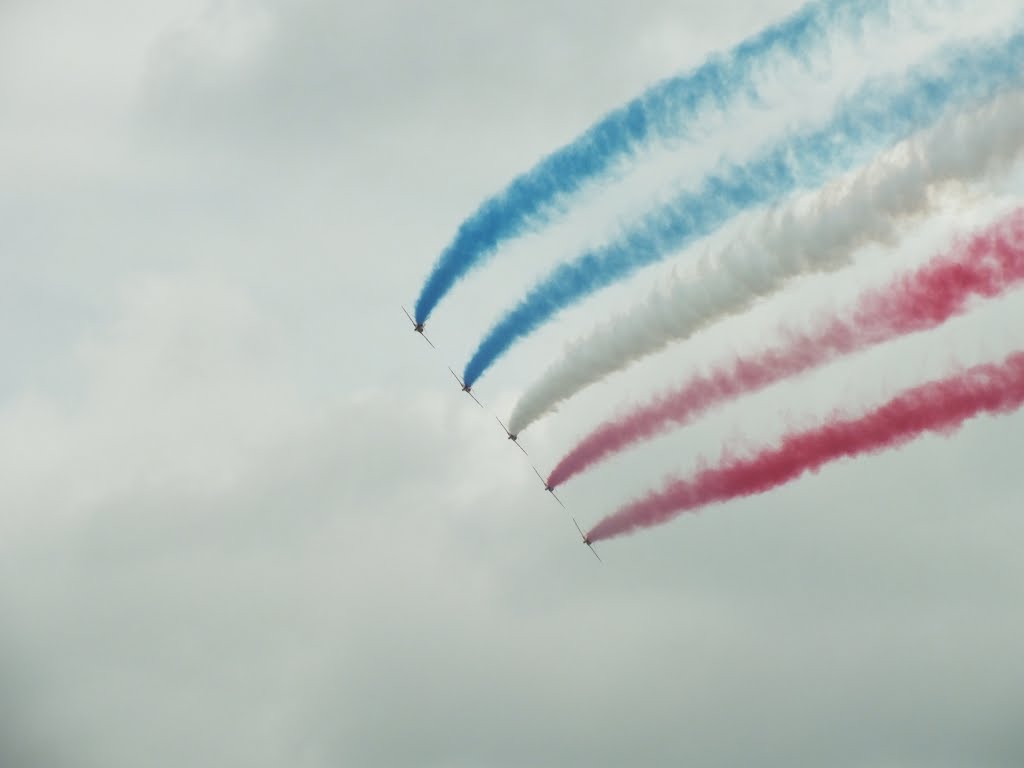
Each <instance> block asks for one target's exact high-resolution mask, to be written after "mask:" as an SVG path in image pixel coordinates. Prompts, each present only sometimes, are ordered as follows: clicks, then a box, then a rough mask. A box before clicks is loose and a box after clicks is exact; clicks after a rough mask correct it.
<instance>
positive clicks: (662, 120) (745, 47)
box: [415, 0, 889, 323]
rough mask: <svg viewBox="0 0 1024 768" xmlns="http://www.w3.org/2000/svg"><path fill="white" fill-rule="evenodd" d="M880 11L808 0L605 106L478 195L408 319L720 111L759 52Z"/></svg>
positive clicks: (857, 0)
mask: <svg viewBox="0 0 1024 768" xmlns="http://www.w3.org/2000/svg"><path fill="white" fill-rule="evenodd" d="M888 10H889V0H815V1H814V2H811V3H808V4H807V5H806V6H804V7H803V8H802V9H801V10H799V11H797V12H796V13H795V14H794V15H792V16H791V17H789V18H788V19H786V20H785V21H783V22H781V23H779V24H776V25H774V26H771V27H768V28H766V29H765V30H763V31H762V32H760V33H759V34H757V35H756V36H755V37H752V38H751V39H749V40H746V41H744V42H743V43H741V44H740V45H738V46H737V47H736V48H734V49H733V50H732V51H730V52H729V53H728V54H726V55H725V56H719V57H714V58H711V59H709V60H708V61H707V62H705V63H704V64H703V65H702V66H701V67H699V68H698V69H696V70H694V71H693V72H691V73H688V74H684V75H679V76H677V77H673V78H669V79H667V80H664V81H662V82H660V83H658V84H656V85H654V86H652V87H651V88H650V89H648V90H647V91H646V92H645V93H643V94H642V95H640V96H639V97H637V98H636V99H634V100H633V101H631V102H629V103H628V104H626V105H624V106H623V107H620V108H619V109H617V110H615V111H613V112H611V113H609V114H608V115H606V116H605V117H604V118H602V119H601V120H599V121H598V122H597V123H595V124H594V125H593V126H591V128H590V129H589V130H587V132H586V133H584V134H583V135H582V136H580V137H579V138H578V139H576V140H575V141H573V142H572V143H571V144H568V145H566V146H565V147H562V148H561V149H559V150H558V151H556V152H554V153H553V154H551V155H549V156H547V157H546V158H544V159H543V160H541V161H540V162H539V163H538V164H537V165H536V166H535V167H534V168H533V169H532V170H531V171H529V172H527V173H525V174H523V175H522V176H519V177H518V178H516V179H515V180H514V181H513V182H512V183H511V184H509V185H508V186H507V187H506V188H505V189H504V190H502V191H501V192H499V193H498V194H497V195H495V196H494V197H491V198H490V199H488V200H486V201H485V202H484V203H483V204H482V205H481V206H480V207H479V208H478V209H477V210H476V212H475V213H473V215H472V216H470V217H469V218H468V219H466V220H465V221H464V222H463V223H462V225H461V226H460V227H459V230H458V232H457V233H456V235H455V239H454V240H453V241H452V242H451V243H450V244H449V245H448V247H447V248H445V249H444V251H443V252H442V253H441V255H440V257H439V258H438V260H437V263H436V264H435V265H434V268H433V269H432V270H431V272H430V275H429V276H428V277H427V280H426V282H425V283H424V284H423V288H422V290H421V291H420V295H419V298H418V299H417V300H416V308H415V315H416V322H418V323H423V322H426V320H427V318H428V317H429V316H430V313H431V312H433V311H434V308H435V307H436V306H437V304H438V303H439V302H440V301H441V299H442V298H444V296H445V295H446V294H447V293H448V291H450V290H451V289H452V287H453V286H454V285H455V283H456V282H458V281H459V280H460V279H461V278H462V277H464V276H465V275H466V273H468V272H469V271H470V270H471V269H473V268H474V267H477V266H480V265H481V264H483V263H484V261H485V260H486V259H487V258H488V257H489V256H490V255H492V254H493V253H494V252H495V250H497V248H498V246H499V245H500V244H501V243H502V242H504V241H506V240H509V239H511V238H514V237H516V236H518V235H520V234H522V233H523V231H525V230H527V229H532V228H535V227H536V226H538V225H540V224H543V223H545V222H546V221H547V220H548V219H549V218H551V217H552V216H553V215H554V214H555V213H556V212H557V210H558V208H559V204H560V203H561V202H562V201H564V199H565V198H566V197H567V196H569V195H571V194H573V193H575V192H577V191H579V189H580V188H581V187H582V186H583V185H584V184H585V183H586V182H588V181H590V180H593V179H594V178H596V177H599V176H601V175H602V174H604V173H606V172H608V171H609V170H610V169H611V168H612V166H613V165H614V164H615V163H616V162H617V161H619V160H620V159H622V158H624V157H628V156H630V155H631V154H633V153H634V152H635V151H636V150H637V149H638V148H640V147H641V146H642V145H643V144H644V143H646V142H648V141H650V140H651V139H652V138H655V137H658V136H660V137H666V138H667V137H674V136H681V135H683V134H684V133H685V132H686V130H687V129H688V127H689V125H690V124H692V122H693V120H694V119H695V118H696V117H698V116H699V113H700V111H701V110H702V109H706V108H708V107H710V106H712V105H713V106H716V107H717V108H718V109H722V110H724V109H726V108H727V107H728V106H729V105H730V104H731V103H732V102H733V101H735V100H736V99H737V98H738V97H739V96H740V95H742V94H743V93H744V92H751V91H753V89H754V87H755V85H754V81H755V76H756V74H757V72H758V71H759V68H760V67H761V66H762V65H763V64H764V63H765V59H767V58H769V57H771V56H779V55H789V56H792V57H794V58H797V59H804V60H806V59H807V58H808V57H809V56H810V54H811V53H812V52H813V51H815V50H816V49H819V48H822V47H824V46H825V45H827V44H828V35H829V32H830V31H832V30H834V31H838V32H845V33H847V34H857V33H859V32H860V31H861V24H862V23H863V22H864V20H865V19H866V18H868V17H869V16H871V15H874V14H878V15H880V16H882V17H884V15H885V14H886V13H887V12H888Z"/></svg>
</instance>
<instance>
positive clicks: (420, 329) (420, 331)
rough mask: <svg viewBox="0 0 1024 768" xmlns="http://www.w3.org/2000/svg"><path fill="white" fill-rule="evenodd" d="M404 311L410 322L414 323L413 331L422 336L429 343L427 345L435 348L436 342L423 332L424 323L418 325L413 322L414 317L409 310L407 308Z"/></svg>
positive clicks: (403, 308)
mask: <svg viewBox="0 0 1024 768" xmlns="http://www.w3.org/2000/svg"><path fill="white" fill-rule="evenodd" d="M402 311H403V312H405V316H406V317H408V318H409V322H410V323H412V329H413V330H414V331H416V333H418V334H419V335H420V336H422V337H423V339H424V341H426V342H427V344H429V345H430V346H432V347H434V342H432V341H431V340H430V339H428V338H427V334H425V333H424V332H423V323H417V322H416V321H415V320H413V319H412V315H410V314H409V312H408V310H406V308H405V307H402ZM434 349H437V347H434Z"/></svg>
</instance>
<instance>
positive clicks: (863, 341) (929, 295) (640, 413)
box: [547, 208, 1024, 488]
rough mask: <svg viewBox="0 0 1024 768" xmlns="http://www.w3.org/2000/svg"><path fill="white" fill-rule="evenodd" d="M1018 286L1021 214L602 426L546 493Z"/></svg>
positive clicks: (567, 460)
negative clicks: (673, 431) (816, 322)
mask: <svg viewBox="0 0 1024 768" xmlns="http://www.w3.org/2000/svg"><path fill="white" fill-rule="evenodd" d="M1022 282H1024V208H1020V209H1018V210H1016V211H1013V212H1012V213H1010V214H1009V215H1007V216H1005V217H1003V218H1002V219H1000V220H999V221H998V222H996V223H995V224H993V225H992V226H990V227H988V228H986V229H985V230H983V231H981V232H979V233H978V234H976V235H975V236H974V237H972V238H971V239H970V240H968V241H966V242H964V243H962V244H959V245H957V246H955V247H954V248H953V249H952V250H951V251H950V252H949V253H947V254H946V255H944V256H940V257H938V258H936V259H934V260H932V261H931V262H929V263H928V264H926V265H924V266H922V267H919V268H918V269H916V270H914V271H912V272H910V273H908V274H905V275H901V276H899V277H898V278H896V279H895V280H894V281H893V282H892V283H891V284H889V285H886V286H884V287H882V288H880V289H877V290H873V291H870V292H868V293H866V294H865V295H864V296H862V297H861V298H860V299H859V300H858V301H857V302H856V303H855V304H854V305H853V307H852V308H850V309H849V310H848V311H846V312H841V313H837V314H835V315H834V316H832V317H831V318H830V319H828V320H827V321H825V322H824V324H823V326H822V327H821V328H820V329H819V330H815V331H813V332H811V333H805V334H795V333H791V332H790V333H786V334H785V340H784V342H783V343H782V344H780V345H778V346H776V347H773V348H771V349H768V350H765V351H763V352H760V353H757V354H754V355H745V356H742V357H739V358H736V359H733V360H730V361H729V362H726V363H720V364H718V365H716V366H714V367H713V368H712V369H711V371H710V372H708V373H706V374H703V375H696V376H692V377H690V378H688V379H687V380H686V381H685V382H684V383H683V384H682V385H681V386H679V387H677V388H675V389H673V390H671V391H670V392H667V393H663V394H660V395H656V396H654V397H652V398H651V399H650V400H649V401H648V402H647V403H646V404H644V405H642V406H639V407H637V408H636V409H634V410H632V411H630V412H629V413H627V414H625V415H623V416H621V417H619V418H616V419H612V420H610V421H607V422H605V423H604V424H602V425H601V426H600V427H598V428H597V429H595V430H594V431H593V432H591V433H590V434H589V435H587V436H586V437H585V438H584V439H583V440H581V441H580V442H579V443H578V444H577V445H576V446H575V447H574V448H573V449H572V450H571V451H569V453H568V454H566V455H565V457H564V458H562V460H561V461H559V462H558V465H557V466H556V467H555V468H554V470H552V472H551V475H550V476H549V477H548V479H547V483H548V485H550V486H551V487H552V488H554V487H556V486H558V485H560V484H562V483H564V482H565V481H567V480H569V479H570V478H572V477H575V476H576V475H578V474H580V473H581V472H584V471H586V470H588V469H590V468H591V467H593V466H594V465H595V464H597V463H598V462H601V461H603V460H605V459H607V458H608V457H610V456H612V455H613V454H615V453H618V452H619V451H622V450H625V449H626V448H628V447H630V446H632V445H636V444H637V443H640V442H643V441H645V440H649V439H651V438H652V437H655V436H656V435H658V434H661V433H662V432H664V431H666V430H668V429H670V428H672V427H676V426H679V425H681V424H685V423H687V422H689V421H691V420H692V419H694V418H696V417H697V416H699V415H700V414H702V413H704V412H706V411H707V410H709V409H711V408H713V407H715V406H718V405H721V404H722V403H724V402H727V401H730V400H734V399H735V398H737V397H740V396H741V395H746V394H749V393H751V392H755V391H757V390H759V389H763V388H764V387H767V386H770V385H772V384H775V383H777V382H779V381H782V380H784V379H787V378H790V377H792V376H796V375H797V374H800V373H803V372H804V371H808V370H810V369H812V368H815V367H817V366H820V365H823V364H825V363H827V362H829V361H831V360H834V359H836V358H838V357H841V356H843V355H848V354H850V353H853V352H857V351H859V350H862V349H865V348H867V347H869V346H872V345H875V344H881V343H883V342H885V341H889V340H891V339H894V338H896V337H899V336H904V335H907V334H910V333H918V332H920V331H925V330H929V329H932V328H936V327H938V326H940V325H942V324H943V323H944V322H946V321H947V320H949V319H950V318H952V317H955V316H957V315H959V314H962V313H963V312H965V311H966V310H968V309H969V308H970V303H971V301H972V300H974V299H977V298H993V297H995V296H999V295H1000V294H1002V293H1004V292H1005V291H1007V290H1009V289H1011V288H1013V287H1016V286H1018V285H1019V284H1021V283H1022Z"/></svg>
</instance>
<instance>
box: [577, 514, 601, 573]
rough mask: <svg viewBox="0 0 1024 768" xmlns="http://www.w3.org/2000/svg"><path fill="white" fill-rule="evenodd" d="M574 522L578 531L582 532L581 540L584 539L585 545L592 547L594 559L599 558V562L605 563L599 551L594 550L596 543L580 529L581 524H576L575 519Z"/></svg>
mask: <svg viewBox="0 0 1024 768" xmlns="http://www.w3.org/2000/svg"><path fill="white" fill-rule="evenodd" d="M572 522H573V525H575V526H576V530H577V531H579V532H580V538H581V539H583V543H584V544H586V545H587V546H588V547H590V551H591V552H593V553H594V557H596V558H597V560H598V562H604V561H603V560H601V556H600V555H599V554H597V550H596V549H594V542H592V541H591V540H590V538H589V537H588V536H587V534H585V533H584V532H583V529H582V528H580V524H579V523H577V522H576V518H575V517H574V518H573V519H572Z"/></svg>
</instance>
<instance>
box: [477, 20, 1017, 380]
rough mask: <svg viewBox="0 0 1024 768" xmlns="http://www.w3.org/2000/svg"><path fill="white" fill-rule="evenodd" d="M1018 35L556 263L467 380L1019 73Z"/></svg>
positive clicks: (961, 57)
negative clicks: (615, 292)
mask: <svg viewBox="0 0 1024 768" xmlns="http://www.w3.org/2000/svg"><path fill="white" fill-rule="evenodd" d="M1022 56H1024V32H1021V31H1016V32H1015V34H1014V35H1013V36H1011V37H1009V38H1006V39H1003V40H1001V41H999V42H995V43H993V42H988V43H986V44H979V45H976V46H972V47H966V48H956V49H946V50H944V51H943V52H942V53H940V54H939V55H938V56H936V57H932V58H931V59H930V60H929V62H928V63H927V64H926V65H925V66H922V67H920V68H918V69H916V70H915V71H914V72H913V73H911V74H908V75H907V76H906V77H904V78H900V79H899V80H897V81H896V82H895V83H893V82H890V81H888V80H886V81H873V82H872V83H869V84H867V85H866V86H865V87H864V88H862V89H860V90H859V91H858V92H857V94H856V95H854V96H853V97H852V98H850V99H848V100H847V101H846V102H845V103H844V104H843V105H842V106H841V107H840V108H839V110H838V111H837V113H836V114H835V115H834V116H833V118H832V120H831V121H830V122H829V123H828V124H827V125H826V126H825V127H823V128H821V129H819V130H817V131H813V132H810V133H803V134H798V135H796V136H793V137H790V138H789V139H788V140H785V141H783V142H781V143H780V144H778V145H776V146H775V147H774V148H772V149H770V150H768V151H767V152H765V153H763V154H761V155H760V156H759V157H757V158H756V159H754V160H753V161H751V162H749V163H747V164H744V165H734V166H730V167H727V168H725V169H723V170H721V171H719V172H718V173H716V174H713V175H711V176H709V177H708V178H707V179H706V180H705V181H704V182H703V184H702V185H701V186H700V188H699V189H697V190H696V191H694V192H686V193H684V194H682V195H680V196H679V197H678V198H677V199H676V200H675V201H674V202H673V203H671V204H670V205H668V206H665V207H663V208H661V209H659V210H657V211H655V212H654V213H652V214H649V215H648V216H646V217H644V218H643V219H641V220H640V222H639V223H638V224H637V225H636V226H635V227H634V228H633V229H632V230H630V231H628V232H626V233H625V234H624V235H622V236H621V237H620V238H619V239H618V240H615V241H613V242H612V243H610V244H608V245H606V246H604V247H602V248H599V249H596V250H592V251H589V252H586V253H584V254H583V255H582V256H580V257H578V258H576V259H575V260H573V261H571V262H568V263H565V264H562V265H560V266H559V267H557V268H556V269H555V270H554V271H553V272H552V273H551V274H549V275H548V276H547V277H546V278H544V279H543V280H542V281H541V282H540V283H538V284H537V285H535V286H534V287H533V288H531V289H530V291H529V292H528V293H527V295H526V296H525V297H524V298H523V299H522V300H521V301H520V302H519V304H517V305H516V306H515V307H513V308H512V309H511V310H509V311H508V312H507V313H506V314H505V315H504V316H503V317H502V318H501V319H500V320H499V321H498V323H497V324H496V325H495V326H494V327H492V328H491V330H490V331H489V332H488V333H487V335H486V336H485V337H484V338H483V340H482V341H481V342H480V344H479V346H478V347H477V349H476V351H475V352H474V353H473V356H472V357H471V358H470V360H469V362H468V363H467V364H466V368H465V371H464V373H463V378H464V379H465V381H466V382H467V383H469V384H472V383H473V382H475V381H476V380H477V379H478V378H479V377H480V375H481V374H482V373H483V372H484V371H486V370H487V369H488V368H489V367H490V366H491V365H492V364H493V363H494V362H495V361H496V360H497V359H498V358H499V357H500V356H501V355H503V354H504V353H505V352H506V351H507V350H508V349H509V347H510V346H512V344H514V343H515V342H516V341H518V340H519V339H521V338H523V337H525V336H527V335H528V334H530V333H532V332H533V331H534V330H536V329H537V328H538V327H540V326H541V325H542V324H544V323H545V322H547V321H548V320H550V319H551V318H552V317H553V316H554V315H555V314H556V313H557V312H559V311H561V310H562V309H565V308H566V307H568V306H570V305H572V304H575V303H576V302H578V301H580V300H581V299H583V298H584V297H586V296H588V295H589V294H591V293H593V292H595V291H597V290H598V289H600V288H603V287H605V286H607V285H609V284H611V283H613V282H615V281H617V280H620V279H622V278H623V277H626V276H627V275H629V274H631V273H632V272H634V271H635V270H637V269H639V268H640V267H642V266H645V265H647V264H651V263H653V262H655V261H658V260H660V259H662V258H664V257H665V256H666V255H668V254H669V253H671V252H673V251H676V250H679V249H680V248H682V247H684V246H686V245H688V244H689V243H691V242H692V241H693V240H695V239H696V238H698V237H702V236H704V235H707V234H709V233H711V232H712V231H714V230H715V229H717V228H718V227H719V226H721V225H722V224H724V223H725V222H726V221H727V220H728V219H730V218H731V217H733V216H735V215H736V214H738V213H740V212H742V211H744V210H747V209H750V208H753V207H755V206H758V205H763V204H766V203H772V202H774V201H776V200H778V199H780V198H782V197H784V196H785V195H788V194H789V193H791V192H793V191H794V190H796V189H800V188H812V187H817V186H820V185H821V184H822V183H823V182H824V181H825V180H827V179H828V178H830V177H831V176H834V175H836V174H838V173H842V172H845V171H847V170H849V169H851V168H853V167H856V166H857V165H859V164H860V163H862V162H864V161H865V160H867V159H868V157H869V156H870V154H872V153H874V152H875V151H877V150H878V149H879V148H881V147H883V146H888V145H890V144H893V143H894V142H896V141H899V140H902V139H903V138H905V137H906V136H908V135H909V134H911V133H913V132H914V131H916V130H919V129H920V128H922V127H923V126H926V125H928V124H931V123H932V122H934V121H935V120H937V119H938V118H939V117H940V116H941V115H942V113H943V112H944V111H946V110H948V109H950V108H963V107H968V106H974V105H977V104H979V103H982V102H984V101H986V100H988V99H990V98H993V97H994V96H995V95H996V94H997V93H998V92H999V91H1000V90H1002V89H1004V88H1006V87H1007V86H1009V85H1012V84H1015V83H1019V82H1020V81H1021V80H1022V78H1024V69H1022V68H1021V67H1020V61H1021V58H1022Z"/></svg>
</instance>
